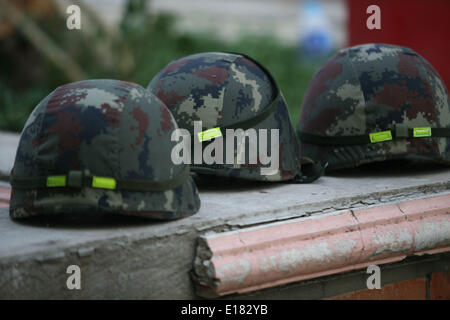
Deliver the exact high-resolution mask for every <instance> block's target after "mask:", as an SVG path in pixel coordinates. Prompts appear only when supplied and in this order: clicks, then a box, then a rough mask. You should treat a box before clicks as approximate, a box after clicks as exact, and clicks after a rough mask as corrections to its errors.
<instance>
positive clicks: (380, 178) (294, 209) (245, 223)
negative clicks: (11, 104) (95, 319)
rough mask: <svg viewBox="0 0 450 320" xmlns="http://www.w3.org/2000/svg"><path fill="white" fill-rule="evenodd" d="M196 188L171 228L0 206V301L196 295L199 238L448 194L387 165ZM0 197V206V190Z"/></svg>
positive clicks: (8, 150)
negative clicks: (73, 277)
mask: <svg viewBox="0 0 450 320" xmlns="http://www.w3.org/2000/svg"><path fill="white" fill-rule="evenodd" d="M1 136H2V134H1V133H0V137H1ZM10 140H11V141H13V140H14V141H16V143H9V144H2V145H0V148H1V151H0V154H1V155H9V156H8V157H9V160H8V161H6V162H7V163H6V166H7V168H3V169H2V168H0V170H3V172H5V173H9V170H8V169H10V168H11V167H12V162H13V160H14V154H15V151H16V148H17V142H18V135H15V136H13V137H12V139H10ZM0 141H4V140H1V139H0ZM196 182H197V185H198V187H199V190H200V198H201V202H202V205H201V209H200V211H199V212H198V213H197V214H195V215H193V216H191V217H188V218H185V219H181V220H177V221H170V222H155V221H149V220H143V219H138V218H132V217H124V216H114V215H111V216H97V215H90V214H85V215H83V216H76V217H75V216H65V215H62V216H58V217H36V218H35V219H28V220H11V219H10V218H9V213H8V207H7V206H3V207H2V206H0V299H17V298H21V299H23V298H27V299H34V298H39V299H118V298H122V299H133V298H136V299H142V298H146V299H194V298H198V295H197V294H196V292H195V288H194V284H193V282H192V279H191V276H190V274H191V271H192V269H193V261H194V257H195V253H196V247H197V241H198V238H199V237H200V236H203V235H205V234H208V233H211V232H214V233H220V232H229V231H235V230H241V229H242V230H245V229H246V228H251V227H255V226H263V225H265V224H268V223H274V222H279V221H286V222H288V221H290V220H292V219H298V218H300V217H317V218H319V217H322V216H324V215H329V216H333V215H334V214H332V213H334V212H336V211H341V212H344V211H348V210H354V209H355V210H356V209H363V208H367V207H368V206H375V205H386V204H392V203H398V202H402V201H408V200H413V199H419V198H422V199H423V198H428V197H436V196H440V195H448V192H449V189H450V170H449V168H448V167H439V166H435V165H433V166H429V167H423V166H420V167H404V166H402V167H400V168H399V167H391V166H390V165H389V166H386V167H384V168H383V169H382V170H380V169H379V168H360V169H355V170H349V171H342V172H340V173H336V174H334V175H332V176H326V177H323V178H321V179H319V180H318V181H316V182H314V183H312V184H304V185H299V184H286V183H249V182H244V181H233V180H221V179H216V178H211V179H205V178H200V177H196ZM0 187H6V188H8V184H7V183H5V182H0ZM2 194H3V193H2ZM1 197H3V198H2V199H3V200H2V201H3V205H5V202H7V201H5V200H4V198H5V197H6V198H8V191H6V192H4V195H2V196H1ZM425 205H426V203H425ZM410 225H411V226H412V225H413V222H411V224H410ZM72 264H75V265H78V266H79V267H80V269H81V273H82V289H81V290H69V289H68V288H67V286H66V281H67V277H68V274H67V273H66V270H67V267H68V266H69V265H72ZM316 279H318V278H316ZM320 279H321V278H320ZM263 291H264V290H263ZM335 292H337V291H335ZM336 294H339V292H338V293H336ZM311 298H313V296H311Z"/></svg>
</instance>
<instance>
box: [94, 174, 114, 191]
mask: <svg viewBox="0 0 450 320" xmlns="http://www.w3.org/2000/svg"><path fill="white" fill-rule="evenodd" d="M116 184H117V183H116V179H114V178H108V177H97V176H93V177H92V187H93V188H101V189H110V190H114V189H116Z"/></svg>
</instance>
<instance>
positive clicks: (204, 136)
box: [197, 127, 222, 142]
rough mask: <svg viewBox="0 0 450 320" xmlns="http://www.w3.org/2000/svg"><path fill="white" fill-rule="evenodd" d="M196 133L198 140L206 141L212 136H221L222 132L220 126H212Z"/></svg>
mask: <svg viewBox="0 0 450 320" xmlns="http://www.w3.org/2000/svg"><path fill="white" fill-rule="evenodd" d="M197 135H198V140H199V141H200V142H202V141H208V140H211V139H212V138H217V137H221V136H222V132H221V131H220V128H219V127H217V128H212V129H208V130H205V131H202V132H199V133H197Z"/></svg>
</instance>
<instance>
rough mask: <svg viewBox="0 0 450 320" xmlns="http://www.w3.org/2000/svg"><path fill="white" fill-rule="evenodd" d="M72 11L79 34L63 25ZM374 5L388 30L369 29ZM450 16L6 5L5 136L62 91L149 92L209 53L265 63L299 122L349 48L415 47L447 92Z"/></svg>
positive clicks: (1, 35)
mask: <svg viewBox="0 0 450 320" xmlns="http://www.w3.org/2000/svg"><path fill="white" fill-rule="evenodd" d="M71 4H76V5H78V6H79V7H80V9H81V29H80V30H76V29H75V30H68V28H67V26H66V20H67V19H68V17H69V16H70V14H68V13H66V10H67V7H68V6H70V5H71ZM371 4H377V5H379V7H380V8H381V27H382V28H381V30H369V29H367V27H366V20H367V18H368V17H369V14H367V13H366V9H367V7H368V6H369V5H371ZM449 12H450V1H449V0H428V1H426V0H409V1H403V0H389V1H388V0H384V1H383V0H381V1H380V0H378V1H376V0H322V1H319V0H226V1H225V0H92V1H88V0H83V1H82V0H79V1H69V0H0V130H8V131H18V132H19V131H21V129H22V127H23V125H24V123H25V121H26V119H27V117H28V115H29V114H30V112H31V111H32V110H33V108H34V107H35V106H36V105H37V104H38V103H39V101H40V100H42V99H43V98H44V97H45V96H46V95H48V94H49V93H50V92H51V91H53V90H54V89H55V88H56V87H57V86H59V85H62V84H65V83H68V82H72V81H77V80H82V79H87V78H111V79H120V80H125V81H131V82H136V83H138V84H140V85H142V86H144V87H146V86H147V84H148V83H149V82H150V80H151V79H152V78H153V76H155V75H156V73H157V72H159V71H160V70H161V69H162V68H163V67H164V66H165V65H167V64H168V63H169V62H170V61H172V60H173V59H176V58H180V57H182V56H185V55H189V54H193V53H198V52H204V51H232V52H242V53H245V54H247V55H250V56H252V57H253V58H255V59H256V60H258V61H260V62H261V63H262V64H264V65H265V66H266V67H267V68H268V69H269V70H270V71H271V72H272V74H273V76H274V77H275V79H276V81H277V82H278V84H279V86H280V88H281V90H282V92H283V94H284V96H285V98H286V100H287V103H288V105H289V109H290V112H291V117H292V121H293V123H294V124H295V123H296V122H297V121H298V117H299V114H300V108H301V102H302V98H303V95H304V93H305V91H306V88H307V85H308V83H309V81H310V80H311V79H312V77H313V75H314V72H315V71H316V70H317V69H318V68H319V67H320V65H321V64H323V63H324V62H325V61H326V60H327V59H328V58H329V57H330V56H331V55H332V54H333V53H334V52H335V51H336V50H338V49H340V48H342V47H346V46H350V45H355V44H359V43H369V42H384V43H393V44H399V45H405V46H408V47H411V48H412V49H414V50H416V51H417V52H418V53H419V54H421V55H422V56H424V57H425V58H426V59H428V60H429V61H430V62H431V63H432V64H433V65H434V66H435V68H436V69H437V70H438V72H439V73H440V74H441V76H443V78H444V80H445V81H446V84H447V86H448V85H449V79H450V77H449V76H450V73H449V71H450V68H449V66H448V62H447V59H448V57H449V52H450V47H449V45H450V41H449V30H450V19H448V17H447V16H448V13H449Z"/></svg>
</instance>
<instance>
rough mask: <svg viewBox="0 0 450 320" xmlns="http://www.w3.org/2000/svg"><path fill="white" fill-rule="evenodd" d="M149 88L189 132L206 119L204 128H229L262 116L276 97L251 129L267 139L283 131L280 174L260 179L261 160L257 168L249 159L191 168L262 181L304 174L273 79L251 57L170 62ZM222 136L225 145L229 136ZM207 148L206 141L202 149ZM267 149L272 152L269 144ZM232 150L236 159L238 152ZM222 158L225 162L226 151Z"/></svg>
mask: <svg viewBox="0 0 450 320" xmlns="http://www.w3.org/2000/svg"><path fill="white" fill-rule="evenodd" d="M147 89H149V90H150V91H152V92H153V93H154V94H155V95H156V96H157V97H158V98H159V99H161V100H162V101H163V102H164V103H165V104H166V105H167V106H168V108H169V109H170V111H171V112H172V114H173V115H174V117H175V119H176V121H177V123H178V126H179V127H180V128H184V129H187V130H189V132H191V134H193V131H194V124H193V123H194V121H202V125H203V130H207V129H210V128H215V127H221V128H224V127H230V126H233V125H234V124H236V123H240V122H242V121H247V120H251V119H254V118H255V117H258V116H259V115H261V114H262V113H264V111H266V109H267V107H268V106H269V105H271V103H272V102H274V99H277V101H276V106H275V108H274V109H273V112H271V113H270V114H269V115H268V116H267V117H265V118H264V119H261V121H260V122H258V123H256V124H254V125H252V128H254V129H256V130H258V129H267V136H268V137H270V129H279V139H280V140H279V150H276V152H279V161H280V163H279V170H278V171H277V172H276V173H274V174H272V175H261V173H260V168H261V162H260V159H259V158H258V161H257V163H256V164H251V163H249V161H248V159H247V158H246V161H245V163H244V164H238V163H237V161H236V160H235V163H234V164H218V163H214V164H211V165H208V164H202V165H192V170H193V171H197V172H201V173H209V174H214V175H218V176H226V177H238V178H244V179H250V180H261V181H281V180H289V179H293V178H294V177H297V176H298V175H300V173H301V171H300V159H299V149H298V147H299V146H298V142H297V138H296V135H295V130H294V128H293V127H292V125H291V120H290V117H289V113H288V110H287V107H286V103H285V100H284V98H283V96H282V94H281V93H279V90H278V88H277V86H276V84H275V81H274V80H273V78H272V76H271V75H270V74H269V73H268V72H267V71H266V70H265V69H264V68H263V67H262V66H260V65H259V64H258V63H257V62H255V61H254V60H252V59H251V58H249V57H246V56H244V55H240V54H233V53H223V52H208V53H200V54H194V55H191V56H187V57H184V58H181V59H178V60H175V61H172V62H171V63H169V64H168V65H167V66H166V67H165V68H164V69H163V70H162V71H161V72H160V73H159V74H157V75H156V76H155V77H154V78H153V80H152V81H151V82H150V84H149V85H148V87H147ZM238 128H240V127H238ZM235 129H237V128H235ZM241 129H243V130H245V129H248V128H241ZM222 134H223V135H224V137H223V145H224V146H225V145H226V137H225V132H222ZM218 139H221V138H218ZM205 145H206V144H205V143H203V148H204V147H205ZM267 147H268V149H269V150H268V154H271V152H272V151H271V150H270V142H268V143H267ZM224 149H225V148H224ZM234 152H235V154H234V158H235V159H236V157H237V148H235V149H234ZM245 154H246V157H247V155H248V154H249V152H248V143H246V150H245ZM223 158H224V159H226V155H225V150H224V154H223ZM224 162H225V161H224ZM192 163H194V162H193V160H192Z"/></svg>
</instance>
